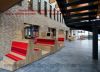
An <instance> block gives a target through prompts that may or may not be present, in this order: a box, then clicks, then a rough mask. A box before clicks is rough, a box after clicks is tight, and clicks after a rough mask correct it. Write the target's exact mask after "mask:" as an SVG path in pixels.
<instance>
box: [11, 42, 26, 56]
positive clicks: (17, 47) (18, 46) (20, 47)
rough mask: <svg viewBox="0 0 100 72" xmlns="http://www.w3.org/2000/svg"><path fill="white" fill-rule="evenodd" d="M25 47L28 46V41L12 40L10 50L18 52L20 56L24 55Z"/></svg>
mask: <svg viewBox="0 0 100 72" xmlns="http://www.w3.org/2000/svg"><path fill="white" fill-rule="evenodd" d="M27 48H28V43H23V42H16V41H13V42H12V47H11V52H15V53H17V54H20V55H22V56H26V54H27Z"/></svg>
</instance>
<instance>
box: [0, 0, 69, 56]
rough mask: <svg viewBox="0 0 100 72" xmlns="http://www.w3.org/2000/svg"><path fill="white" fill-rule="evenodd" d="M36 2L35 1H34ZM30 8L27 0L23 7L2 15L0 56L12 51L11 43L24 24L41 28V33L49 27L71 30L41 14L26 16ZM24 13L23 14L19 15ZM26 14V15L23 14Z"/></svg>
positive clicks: (13, 8)
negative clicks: (26, 11)
mask: <svg viewBox="0 0 100 72" xmlns="http://www.w3.org/2000/svg"><path fill="white" fill-rule="evenodd" d="M34 1H35V0H34ZM27 8H28V3H27V0H24V1H23V2H22V6H19V5H16V6H14V7H12V8H11V9H9V10H7V11H6V12H4V13H2V14H0V54H1V56H2V55H5V54H6V53H8V52H9V51H10V47H11V41H12V40H13V39H14V38H15V35H16V31H18V30H22V29H23V25H24V23H29V24H35V25H40V26H41V31H46V30H47V27H48V26H49V27H54V28H58V29H59V28H62V29H67V30H68V29H69V28H68V27H66V26H65V25H64V24H61V23H59V22H56V21H54V20H52V19H50V18H49V17H44V16H43V15H39V14H37V13H36V14H33V15H32V14H29V15H26V14H25V11H23V10H27ZM17 13H22V14H17ZM23 13H24V14H23Z"/></svg>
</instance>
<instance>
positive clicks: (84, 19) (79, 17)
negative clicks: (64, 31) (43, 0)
mask: <svg viewBox="0 0 100 72" xmlns="http://www.w3.org/2000/svg"><path fill="white" fill-rule="evenodd" d="M56 1H57V3H58V6H59V7H60V10H61V12H62V15H63V17H64V20H65V24H66V25H67V26H69V27H71V28H77V29H83V30H91V28H92V26H93V25H94V24H97V25H99V27H100V24H98V23H100V20H99V21H98V20H97V16H98V15H99V16H100V0H69V1H67V2H66V0H56ZM98 1H99V2H98Z"/></svg>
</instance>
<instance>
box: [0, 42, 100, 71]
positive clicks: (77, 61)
mask: <svg viewBox="0 0 100 72" xmlns="http://www.w3.org/2000/svg"><path fill="white" fill-rule="evenodd" d="M99 55H100V42H99ZM0 72H9V71H6V70H2V69H1V70H0ZM14 72H100V56H99V60H98V61H93V59H92V41H91V40H76V41H72V42H68V41H66V42H65V47H64V48H63V49H61V50H60V51H58V52H56V53H55V54H52V55H50V56H47V57H45V58H43V59H41V60H39V61H37V62H34V63H32V64H29V65H27V66H24V67H22V68H20V69H18V70H17V71H14Z"/></svg>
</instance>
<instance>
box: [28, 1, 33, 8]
mask: <svg viewBox="0 0 100 72" xmlns="http://www.w3.org/2000/svg"><path fill="white" fill-rule="evenodd" d="M28 9H29V10H33V0H28Z"/></svg>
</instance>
